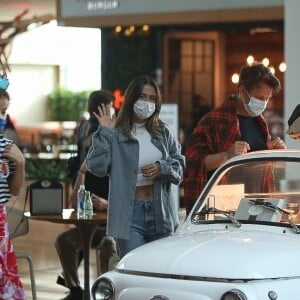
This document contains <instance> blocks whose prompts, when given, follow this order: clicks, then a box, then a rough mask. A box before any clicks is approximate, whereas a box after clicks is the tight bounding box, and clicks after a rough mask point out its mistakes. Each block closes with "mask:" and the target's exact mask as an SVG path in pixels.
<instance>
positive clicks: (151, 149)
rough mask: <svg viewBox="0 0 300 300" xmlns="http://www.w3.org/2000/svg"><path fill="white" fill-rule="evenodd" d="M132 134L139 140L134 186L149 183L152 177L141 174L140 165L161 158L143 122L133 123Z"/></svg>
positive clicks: (151, 181)
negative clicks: (137, 165) (136, 173)
mask: <svg viewBox="0 0 300 300" xmlns="http://www.w3.org/2000/svg"><path fill="white" fill-rule="evenodd" d="M132 136H133V137H134V138H136V139H137V140H138V142H139V169H138V175H137V182H136V186H143V185H151V184H152V183H153V179H148V178H146V177H144V176H143V175H142V171H141V167H143V166H145V165H147V164H151V163H155V162H156V161H158V160H160V159H161V158H162V154H161V152H160V151H159V150H158V148H156V147H155V146H154V145H153V144H152V143H151V135H150V134H149V132H148V131H147V130H146V127H145V124H140V123H134V125H133V130H132Z"/></svg>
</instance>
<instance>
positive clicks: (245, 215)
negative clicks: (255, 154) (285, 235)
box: [192, 158, 300, 233]
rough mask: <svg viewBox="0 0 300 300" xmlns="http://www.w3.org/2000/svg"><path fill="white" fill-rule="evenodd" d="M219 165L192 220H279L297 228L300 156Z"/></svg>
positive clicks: (299, 220)
mask: <svg viewBox="0 0 300 300" xmlns="http://www.w3.org/2000/svg"><path fill="white" fill-rule="evenodd" d="M220 169H221V170H220ZM220 169H219V170H218V171H216V172H215V174H214V175H213V176H212V178H211V180H210V181H209V182H208V184H207V186H206V188H205V189H204V190H203V193H202V194H201V196H200V199H198V203H197V205H196V207H195V210H194V213H193V215H192V221H193V222H196V223H207V222H210V223H211V222H223V221H225V222H232V223H234V224H236V226H241V224H242V223H249V222H255V223H262V224H266V223H267V224H269V225H272V224H273V223H276V225H278V224H279V223H280V224H281V225H284V224H288V225H289V226H292V227H294V228H295V230H297V226H295V225H296V224H300V214H299V216H298V211H299V204H300V171H299V170H300V162H299V160H298V161H297V160H294V161H292V160H291V159H290V160H289V161H288V160H284V159H282V158H281V159H275V158H274V159H273V158H268V159H261V160H257V159H255V160H253V159H252V160H250V159H249V160H246V161H242V162H239V163H237V164H232V165H229V166H227V167H224V168H220ZM274 225H275V224H274ZM297 233H298V232H297Z"/></svg>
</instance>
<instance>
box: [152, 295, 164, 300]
mask: <svg viewBox="0 0 300 300" xmlns="http://www.w3.org/2000/svg"><path fill="white" fill-rule="evenodd" d="M149 300H169V298H168V297H165V296H163V295H155V296H153V297H151V298H150V299H149Z"/></svg>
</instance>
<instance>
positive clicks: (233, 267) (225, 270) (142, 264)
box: [117, 226, 300, 279]
mask: <svg viewBox="0 0 300 300" xmlns="http://www.w3.org/2000/svg"><path fill="white" fill-rule="evenodd" d="M253 227H255V226H253ZM242 228H243V227H242ZM242 228H239V229H237V228H234V229H231V230H229V229H228V230H225V229H215V230H202V231H197V232H189V233H185V234H181V235H175V236H172V237H168V238H164V239H161V240H158V241H155V242H152V243H149V244H146V245H144V246H142V247H139V248H137V249H135V250H133V251H131V252H130V253H128V254H127V255H126V256H125V257H124V258H123V259H122V260H121V261H120V263H119V264H118V266H117V269H120V270H128V271H136V272H143V273H145V272H146V273H148V272H149V273H155V274H156V276H157V274H164V275H166V274H167V275H168V274H169V275H187V276H200V277H209V278H225V279H226V278H227V279H230V278H232V279H264V278H279V277H291V276H300V269H299V265H300V235H297V234H285V233H283V229H282V228H281V229H280V230H281V231H278V232H277V233H275V232H265V231H261V230H249V229H248V230H247V229H242Z"/></svg>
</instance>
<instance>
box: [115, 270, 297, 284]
mask: <svg viewBox="0 0 300 300" xmlns="http://www.w3.org/2000/svg"><path fill="white" fill-rule="evenodd" d="M115 271H116V272H118V273H121V274H126V275H134V276H144V277H154V278H166V279H175V280H189V281H209V282H235V283H246V282H251V281H263V280H287V279H300V276H291V277H277V278H217V277H206V276H192V275H177V274H165V273H154V272H142V271H133V270H123V269H117V268H116V269H115Z"/></svg>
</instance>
